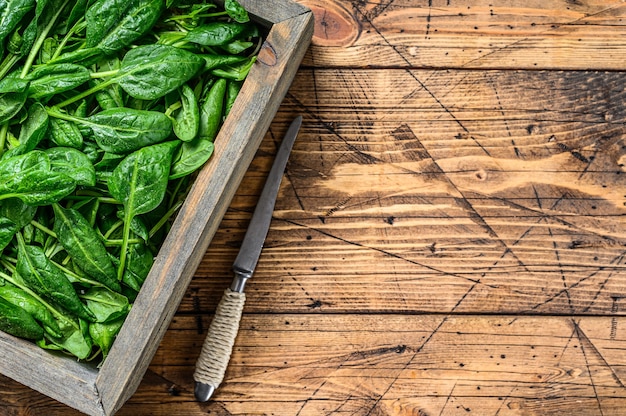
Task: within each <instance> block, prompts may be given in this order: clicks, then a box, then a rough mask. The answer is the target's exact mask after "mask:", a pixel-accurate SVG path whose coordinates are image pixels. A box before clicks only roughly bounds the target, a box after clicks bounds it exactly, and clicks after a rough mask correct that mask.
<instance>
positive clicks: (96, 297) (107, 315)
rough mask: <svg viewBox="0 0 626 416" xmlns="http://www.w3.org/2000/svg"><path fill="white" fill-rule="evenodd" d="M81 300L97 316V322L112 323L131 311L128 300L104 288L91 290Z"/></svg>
mask: <svg viewBox="0 0 626 416" xmlns="http://www.w3.org/2000/svg"><path fill="white" fill-rule="evenodd" d="M81 298H82V299H83V300H84V301H85V302H86V303H87V307H88V308H89V309H90V310H91V311H92V312H93V313H94V315H96V322H100V323H104V322H111V321H114V320H116V319H119V318H121V317H124V316H126V315H127V314H128V311H130V303H129V302H128V298H127V297H126V296H124V295H122V294H120V293H116V292H113V291H111V290H108V289H105V288H102V287H93V288H91V289H89V290H88V291H87V292H86V293H85V294H84V295H81Z"/></svg>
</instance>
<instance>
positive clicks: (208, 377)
mask: <svg viewBox="0 0 626 416" xmlns="http://www.w3.org/2000/svg"><path fill="white" fill-rule="evenodd" d="M301 125H302V116H297V117H296V118H295V119H294V120H293V121H292V122H291V125H290V126H289V129H288V130H287V133H285V136H284V137H283V140H282V143H281V145H280V148H279V149H278V153H277V154H276V157H275V158H274V163H273V164H272V168H271V170H270V173H269V175H268V176H267V179H266V181H265V185H264V187H263V191H262V192H261V196H260V197H259V201H258V202H257V205H256V208H255V209H254V213H253V214H252V219H251V220H250V224H249V225H248V229H247V231H246V234H245V236H244V238H243V241H242V243H241V248H240V249H239V253H238V254H237V257H236V258H235V261H234V263H233V273H234V277H233V281H232V283H231V285H230V287H229V288H228V289H226V290H225V292H224V295H223V297H222V299H221V301H220V303H219V305H218V307H217V310H216V311H215V316H214V317H213V321H211V325H210V326H209V332H208V333H207V336H206V338H205V340H204V343H203V345H202V350H201V351H200V356H199V357H198V360H197V361H196V370H195V372H194V375H193V377H194V380H195V390H194V394H195V397H196V400H198V401H201V402H206V401H208V400H209V399H210V398H211V396H212V395H213V393H214V392H215V389H217V388H218V387H219V385H220V384H221V383H222V380H223V379H224V374H225V373H226V368H227V366H228V362H229V361H230V356H231V353H232V349H233V345H234V343H235V338H236V337H237V333H238V332H239V322H240V320H241V315H242V313H243V307H244V304H245V300H246V296H245V293H244V289H245V285H246V282H247V281H248V279H250V278H251V277H252V275H253V273H254V269H255V268H256V265H257V263H258V261H259V257H260V256H261V252H262V250H263V245H264V243H265V238H266V237H267V232H268V230H269V226H270V223H271V221H272V213H273V212H274V204H275V202H276V196H277V194H278V189H279V188H280V183H281V180H282V177H283V173H284V170H285V166H286V165H287V161H288V160H289V155H290V154H291V149H292V147H293V143H294V142H295V140H296V137H297V136H298V132H299V131H300V126H301Z"/></svg>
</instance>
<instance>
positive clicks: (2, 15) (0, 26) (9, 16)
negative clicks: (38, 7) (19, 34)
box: [0, 0, 35, 44]
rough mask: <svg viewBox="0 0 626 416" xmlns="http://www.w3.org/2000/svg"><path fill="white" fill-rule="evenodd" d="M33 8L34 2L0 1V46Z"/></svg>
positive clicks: (28, 0) (27, 0) (32, 0)
mask: <svg viewBox="0 0 626 416" xmlns="http://www.w3.org/2000/svg"><path fill="white" fill-rule="evenodd" d="M34 7H35V0H0V44H2V42H3V41H4V39H5V38H6V37H7V36H9V34H10V33H11V32H13V30H14V29H15V28H16V27H17V25H18V24H19V23H20V20H22V18H23V17H24V16H25V15H26V14H27V13H28V12H29V11H30V10H32V9H33V8H34Z"/></svg>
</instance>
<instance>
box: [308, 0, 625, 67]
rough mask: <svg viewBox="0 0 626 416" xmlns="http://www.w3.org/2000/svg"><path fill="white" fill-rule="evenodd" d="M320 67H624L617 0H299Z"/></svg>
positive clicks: (311, 61) (311, 60) (313, 59)
mask: <svg viewBox="0 0 626 416" xmlns="http://www.w3.org/2000/svg"><path fill="white" fill-rule="evenodd" d="M302 3H303V4H305V5H307V6H309V7H311V9H312V10H313V12H314V13H315V17H316V19H315V20H316V23H315V24H316V30H315V32H316V35H315V37H314V38H313V45H312V47H311V50H310V53H309V54H307V56H306V58H305V61H304V64H305V65H312V66H316V67H332V66H337V67H346V66H349V67H359V66H360V67H364V66H371V67H414V68H415V67H417V68H468V69H469V68H486V69H497V68H500V69H503V68H509V69H533V70H534V69H538V68H541V69H545V68H550V69H575V70H579V69H582V70H587V69H612V70H622V69H624V62H625V61H626V56H624V45H625V41H624V39H625V38H626V24H625V17H626V5H624V3H622V2H621V1H620V0H594V1H584V2H583V1H569V0H551V1H542V2H537V1H534V2H515V1H514V2H512V1H507V0H498V1H489V2H476V1H472V0H461V1H449V0H432V1H428V2H426V1H414V0H395V1H384V2H362V1H348V0H337V1H335V0H302Z"/></svg>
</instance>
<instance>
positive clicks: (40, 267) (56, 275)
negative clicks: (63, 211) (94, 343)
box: [15, 234, 96, 321]
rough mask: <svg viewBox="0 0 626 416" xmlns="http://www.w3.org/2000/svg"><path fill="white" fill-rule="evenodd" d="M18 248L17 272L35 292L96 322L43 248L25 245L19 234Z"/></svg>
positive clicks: (69, 310)
mask: <svg viewBox="0 0 626 416" xmlns="http://www.w3.org/2000/svg"><path fill="white" fill-rule="evenodd" d="M18 245H19V251H18V254H17V265H16V266H15V267H16V271H17V273H19V275H20V277H21V278H22V279H23V280H24V282H26V284H28V286H29V287H30V288H31V289H32V290H33V291H34V292H35V293H37V294H38V295H40V296H42V297H44V298H46V299H49V300H51V301H53V302H56V303H58V304H59V305H60V306H61V307H62V308H64V309H66V310H67V311H68V312H72V313H74V314H76V315H77V316H79V317H81V318H83V319H86V320H89V321H95V319H96V317H95V316H94V315H93V313H92V312H91V311H90V310H89V309H87V307H86V306H85V305H84V304H83V303H82V302H81V300H80V298H79V297H78V295H77V294H76V291H75V290H74V287H73V286H72V284H71V283H70V281H69V280H68V278H67V277H66V276H65V274H64V273H63V272H62V271H61V270H60V269H59V268H58V267H57V266H55V265H54V264H53V263H52V262H51V261H50V259H48V257H46V254H45V253H44V251H43V250H42V249H41V248H40V247H38V246H34V245H26V243H25V242H24V241H23V239H21V238H19V234H18Z"/></svg>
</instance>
